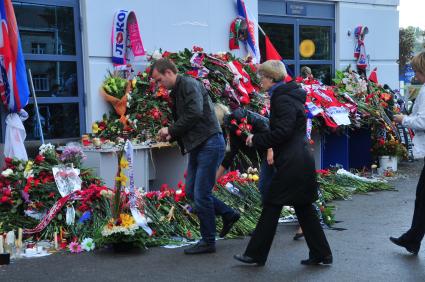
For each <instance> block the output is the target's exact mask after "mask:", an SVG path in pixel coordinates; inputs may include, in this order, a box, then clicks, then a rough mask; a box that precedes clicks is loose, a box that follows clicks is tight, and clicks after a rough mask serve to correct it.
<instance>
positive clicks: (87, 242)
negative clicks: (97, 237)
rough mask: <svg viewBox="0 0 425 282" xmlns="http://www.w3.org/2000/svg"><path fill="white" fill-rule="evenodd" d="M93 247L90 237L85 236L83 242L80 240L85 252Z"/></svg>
mask: <svg viewBox="0 0 425 282" xmlns="http://www.w3.org/2000/svg"><path fill="white" fill-rule="evenodd" d="M95 247H96V245H95V243H94V242H93V239H92V238H85V239H84V240H83V242H81V248H82V249H83V250H84V251H86V252H90V251H93V250H94V248H95Z"/></svg>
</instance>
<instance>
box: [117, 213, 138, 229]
mask: <svg viewBox="0 0 425 282" xmlns="http://www.w3.org/2000/svg"><path fill="white" fill-rule="evenodd" d="M120 219H121V226H123V227H125V228H128V227H130V226H132V225H133V224H134V223H135V221H134V218H133V217H132V216H131V215H129V214H125V213H122V214H120Z"/></svg>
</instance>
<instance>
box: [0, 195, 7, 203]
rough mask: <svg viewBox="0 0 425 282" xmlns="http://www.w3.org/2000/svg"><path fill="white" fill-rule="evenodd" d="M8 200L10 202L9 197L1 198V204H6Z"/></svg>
mask: <svg viewBox="0 0 425 282" xmlns="http://www.w3.org/2000/svg"><path fill="white" fill-rule="evenodd" d="M8 200H9V197H7V196H3V197H1V199H0V203H6V202H7V201H8Z"/></svg>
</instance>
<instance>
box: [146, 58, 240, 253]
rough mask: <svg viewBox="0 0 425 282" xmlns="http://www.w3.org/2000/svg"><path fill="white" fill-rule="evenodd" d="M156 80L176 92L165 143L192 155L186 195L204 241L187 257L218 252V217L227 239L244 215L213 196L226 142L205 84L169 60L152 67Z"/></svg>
mask: <svg viewBox="0 0 425 282" xmlns="http://www.w3.org/2000/svg"><path fill="white" fill-rule="evenodd" d="M152 78H153V79H154V80H155V81H156V82H157V83H160V84H162V85H163V86H165V87H166V88H167V89H170V90H172V91H171V93H170V97H171V98H172V102H173V107H172V114H173V118H174V123H173V124H172V125H171V126H170V127H164V128H161V129H160V130H159V132H158V137H159V139H160V140H162V141H165V140H167V141H173V140H176V141H177V142H178V144H179V145H180V148H181V150H182V153H183V154H184V153H189V163H188V167H187V176H186V195H187V197H188V198H189V199H191V200H193V201H194V204H195V205H194V210H195V212H196V214H197V216H198V218H199V221H200V228H201V236H202V240H200V241H199V242H198V244H196V245H194V246H192V247H190V248H188V249H185V253H186V254H201V253H213V252H215V235H216V224H215V214H217V215H221V216H222V217H223V229H222V230H221V232H220V236H221V237H224V236H225V235H226V234H227V233H228V232H229V231H230V229H231V227H232V226H233V224H234V223H235V222H236V221H237V220H238V219H239V217H240V215H239V214H238V213H237V212H235V211H234V210H233V209H231V208H230V207H228V206H227V205H225V204H224V203H223V202H222V201H220V200H219V199H217V198H215V197H214V196H213V195H212V189H213V187H214V184H215V173H216V171H217V168H218V166H219V165H220V163H221V161H222V159H223V155H224V139H223V135H222V134H221V129H220V126H219V123H218V120H217V117H216V116H215V113H214V107H213V104H212V102H211V99H210V97H209V95H208V93H207V91H206V89H205V88H204V87H203V85H202V84H201V83H199V82H198V81H197V80H195V79H194V78H191V77H183V76H180V75H178V74H177V68H176V66H175V65H174V64H173V63H172V62H171V61H169V60H167V59H160V60H157V61H156V62H155V63H154V65H153V66H152Z"/></svg>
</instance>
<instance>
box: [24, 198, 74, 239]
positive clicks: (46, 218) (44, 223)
mask: <svg viewBox="0 0 425 282" xmlns="http://www.w3.org/2000/svg"><path fill="white" fill-rule="evenodd" d="M77 193H78V191H75V192H73V193H71V194H68V195H66V196H65V197H62V198H60V199H59V200H58V201H57V202H56V203H55V204H54V205H53V207H51V208H50V210H49V211H48V212H47V214H46V215H45V216H44V217H43V219H42V220H41V221H40V223H39V224H38V225H37V226H36V227H35V228H33V229H24V230H23V233H24V234H27V235H30V234H35V233H40V232H41V231H43V230H44V228H46V227H47V225H49V223H50V221H52V219H53V218H55V217H56V215H57V213H58V212H59V211H60V210H61V209H62V208H63V206H64V205H65V204H66V203H67V202H69V201H74V200H80V196H79V195H78V194H77Z"/></svg>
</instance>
